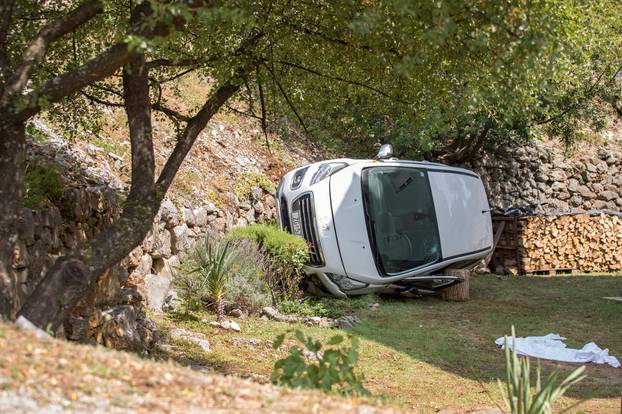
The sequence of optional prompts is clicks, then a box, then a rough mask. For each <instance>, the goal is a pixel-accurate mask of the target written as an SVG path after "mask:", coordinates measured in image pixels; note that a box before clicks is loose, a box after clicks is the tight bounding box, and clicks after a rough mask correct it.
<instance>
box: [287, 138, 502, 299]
mask: <svg viewBox="0 0 622 414" xmlns="http://www.w3.org/2000/svg"><path fill="white" fill-rule="evenodd" d="M276 196H277V206H278V210H279V220H280V225H281V227H282V228H283V229H285V230H287V231H289V232H291V233H293V234H297V235H299V236H301V237H304V238H305V239H306V240H307V243H308V244H309V250H310V258H309V262H308V264H307V267H306V272H307V274H308V275H309V276H310V280H311V281H312V282H314V283H313V284H312V285H311V287H314V286H315V287H317V288H319V289H320V290H321V291H323V292H325V293H330V294H332V295H334V296H337V297H347V296H353V295H361V294H365V293H370V292H379V293H398V294H407V295H408V294H414V295H418V294H422V293H430V292H433V291H436V290H438V289H442V288H444V287H447V286H450V285H452V284H454V283H457V282H460V279H458V278H456V277H451V276H444V275H442V271H443V269H446V268H448V267H452V268H469V267H473V266H474V265H476V264H477V263H478V262H479V261H480V260H481V259H482V258H483V257H485V256H486V255H488V254H489V253H490V251H491V249H492V245H493V240H492V225H491V218H490V208H489V206H488V200H487V198H486V192H485V190H484V186H483V184H482V181H481V179H480V177H479V176H478V175H477V174H475V173H473V172H471V171H469V170H466V169H462V168H455V167H450V166H447V165H443V164H436V163H431V162H425V161H423V162H419V161H404V160H397V159H395V158H393V157H392V148H391V146H390V145H384V146H383V147H382V148H381V149H380V152H379V153H378V156H377V159H375V160H354V159H337V160H330V161H323V162H318V163H315V164H310V165H307V166H304V167H302V168H298V169H295V170H293V171H290V172H289V173H287V174H286V175H285V176H284V177H283V179H282V180H281V182H280V184H279V187H278V189H277V194H276Z"/></svg>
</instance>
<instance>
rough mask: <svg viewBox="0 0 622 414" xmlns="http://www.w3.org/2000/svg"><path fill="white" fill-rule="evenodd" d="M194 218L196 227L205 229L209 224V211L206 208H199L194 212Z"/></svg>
mask: <svg viewBox="0 0 622 414" xmlns="http://www.w3.org/2000/svg"><path fill="white" fill-rule="evenodd" d="M192 215H193V216H194V225H195V226H198V227H204V226H205V225H206V224H207V209H206V208H205V207H197V208H195V209H194V210H193V211H192Z"/></svg>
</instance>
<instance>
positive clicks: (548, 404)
mask: <svg viewBox="0 0 622 414" xmlns="http://www.w3.org/2000/svg"><path fill="white" fill-rule="evenodd" d="M509 344H510V340H509V339H508V337H507V336H506V337H505V370H506V377H507V378H506V384H503V383H502V382H501V380H497V381H498V383H499V389H500V390H501V395H502V396H503V401H504V402H505V405H506V407H507V409H508V410H509V412H510V413H512V414H552V413H553V403H554V402H555V400H557V399H558V398H560V397H561V396H562V395H564V393H565V392H566V391H567V390H568V388H570V387H571V386H573V385H574V384H576V383H578V382H579V381H581V380H582V379H584V378H585V375H583V371H584V370H585V367H584V366H581V367H579V368H577V369H575V370H574V371H573V372H572V373H571V374H570V375H568V377H566V379H565V380H563V381H562V382H561V383H560V384H559V385H555V382H556V380H557V376H558V372H557V371H555V372H553V373H552V374H551V375H550V376H549V377H548V378H547V380H546V381H545V382H544V385H542V382H541V378H540V362H539V361H538V368H537V370H536V384H535V388H534V391H533V392H532V391H531V383H530V381H531V372H530V369H531V368H530V366H529V358H526V357H518V356H517V354H516V346H514V345H516V334H515V332H514V327H513V326H512V344H513V346H512V347H511V348H512V350H511V351H510V346H508V345H509ZM576 405H577V404H575V405H574V406H576ZM574 406H572V407H569V408H567V409H565V410H564V411H563V412H566V411H569V410H570V409H572V408H573V407H574Z"/></svg>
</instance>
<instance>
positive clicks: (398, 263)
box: [362, 166, 441, 275]
mask: <svg viewBox="0 0 622 414" xmlns="http://www.w3.org/2000/svg"><path fill="white" fill-rule="evenodd" d="M362 179H363V193H364V195H365V214H366V216H367V228H368V233H369V238H370V241H371V244H372V247H373V250H374V256H375V260H376V265H377V266H378V268H379V270H380V273H381V274H384V275H394V274H398V273H402V272H406V271H408V270H411V269H414V268H418V267H421V266H424V265H426V264H430V263H434V262H436V261H438V260H439V259H440V258H441V246H440V240H439V236H438V227H437V224H436V214H435V211H434V202H433V200H432V192H431V190H430V185H429V182H428V175H427V172H426V171H425V170H423V169H418V168H410V167H393V166H378V167H372V168H367V169H365V170H363V173H362Z"/></svg>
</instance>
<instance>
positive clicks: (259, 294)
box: [225, 240, 273, 313]
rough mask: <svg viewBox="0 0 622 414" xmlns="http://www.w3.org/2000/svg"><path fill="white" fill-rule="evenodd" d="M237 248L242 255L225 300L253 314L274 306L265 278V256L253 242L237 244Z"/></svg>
mask: <svg viewBox="0 0 622 414" xmlns="http://www.w3.org/2000/svg"><path fill="white" fill-rule="evenodd" d="M235 247H236V249H238V250H239V251H240V252H241V254H239V255H238V259H237V260H236V262H235V263H234V264H233V266H232V268H231V278H230V279H229V283H228V286H227V289H226V291H225V299H226V300H227V301H228V302H230V303H231V304H233V305H234V306H236V307H238V308H241V309H245V310H247V311H249V312H251V313H256V312H259V311H260V310H261V309H262V308H263V307H264V306H270V305H272V304H273V301H272V295H271V293H270V287H269V286H268V283H267V282H266V278H265V269H266V266H265V263H264V262H265V258H264V255H263V254H262V253H261V252H259V250H258V249H257V244H256V243H254V242H252V241H248V240H241V241H239V242H236V245H235ZM242 252H243V253H242Z"/></svg>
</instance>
